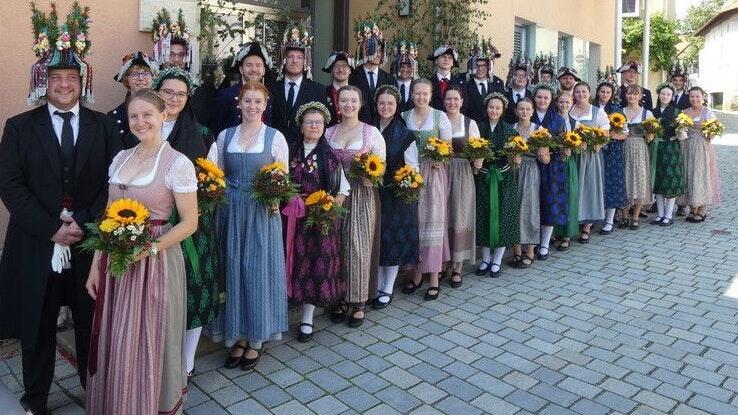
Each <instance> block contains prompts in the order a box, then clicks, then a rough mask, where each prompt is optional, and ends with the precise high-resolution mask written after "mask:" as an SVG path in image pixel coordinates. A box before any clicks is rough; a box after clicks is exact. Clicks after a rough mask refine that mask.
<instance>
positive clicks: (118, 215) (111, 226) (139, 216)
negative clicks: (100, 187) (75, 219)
mask: <svg viewBox="0 0 738 415" xmlns="http://www.w3.org/2000/svg"><path fill="white" fill-rule="evenodd" d="M85 227H86V228H87V230H88V231H89V233H88V236H87V238H86V239H85V240H84V241H83V242H82V244H81V245H80V249H82V250H83V251H88V252H92V251H96V250H97V251H101V252H105V253H107V254H108V257H109V261H108V270H109V271H110V273H111V274H112V275H113V276H114V277H116V278H120V277H121V276H123V274H125V272H126V270H128V267H129V266H130V265H131V264H132V263H133V259H134V258H135V257H136V256H137V255H139V254H140V253H141V252H145V251H147V250H148V249H149V248H150V247H151V244H152V243H153V242H155V240H154V238H153V237H152V236H151V233H149V211H148V209H146V207H145V206H144V205H143V204H142V203H141V202H139V201H137V200H134V199H118V200H116V201H114V202H112V203H110V205H108V207H107V209H106V210H105V216H104V217H103V218H101V219H100V220H98V221H96V222H92V223H86V224H85Z"/></svg>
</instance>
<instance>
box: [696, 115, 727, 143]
mask: <svg viewBox="0 0 738 415" xmlns="http://www.w3.org/2000/svg"><path fill="white" fill-rule="evenodd" d="M724 132H725V126H724V125H723V123H721V122H720V121H719V120H718V119H717V118H713V119H710V120H707V121H705V122H704V123H702V135H704V136H705V138H706V139H707V140H712V139H713V138H715V137H716V136H719V135H722V134H723V133H724Z"/></svg>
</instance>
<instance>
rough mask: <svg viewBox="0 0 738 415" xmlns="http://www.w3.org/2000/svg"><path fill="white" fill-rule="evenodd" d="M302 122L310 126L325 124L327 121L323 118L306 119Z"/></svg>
mask: <svg viewBox="0 0 738 415" xmlns="http://www.w3.org/2000/svg"><path fill="white" fill-rule="evenodd" d="M302 124H303V125H307V126H308V127H318V126H321V125H323V124H325V122H324V121H323V120H305V121H303V122H302Z"/></svg>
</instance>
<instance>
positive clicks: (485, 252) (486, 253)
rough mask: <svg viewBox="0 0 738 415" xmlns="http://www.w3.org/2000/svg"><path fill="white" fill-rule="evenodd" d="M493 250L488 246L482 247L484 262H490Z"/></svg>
mask: <svg viewBox="0 0 738 415" xmlns="http://www.w3.org/2000/svg"><path fill="white" fill-rule="evenodd" d="M491 251H492V250H491V249H490V248H489V247H488V246H483V247H482V262H489V261H490V257H491V255H492V254H491Z"/></svg>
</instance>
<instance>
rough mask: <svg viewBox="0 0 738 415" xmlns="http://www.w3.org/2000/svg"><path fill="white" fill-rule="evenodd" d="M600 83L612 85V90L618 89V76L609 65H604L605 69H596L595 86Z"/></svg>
mask: <svg viewBox="0 0 738 415" xmlns="http://www.w3.org/2000/svg"><path fill="white" fill-rule="evenodd" d="M602 84H609V85H610V86H612V90H613V91H617V90H618V76H617V73H616V72H615V68H613V67H612V66H610V65H607V66H605V70H604V71H603V70H600V69H599V68H598V69H597V86H598V87H599V86H600V85H602Z"/></svg>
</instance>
